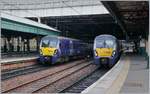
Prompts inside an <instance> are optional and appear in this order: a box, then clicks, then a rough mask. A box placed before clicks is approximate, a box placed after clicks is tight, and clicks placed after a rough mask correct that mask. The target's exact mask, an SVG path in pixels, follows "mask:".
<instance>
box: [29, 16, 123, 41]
mask: <svg viewBox="0 0 150 94" xmlns="http://www.w3.org/2000/svg"><path fill="white" fill-rule="evenodd" d="M30 19H33V20H36V19H35V18H30ZM41 22H42V23H45V24H48V25H50V26H52V27H55V28H58V29H59V30H61V31H62V35H63V36H67V37H73V38H78V39H81V40H85V41H88V42H93V40H94V38H95V37H96V36H98V35H100V34H111V35H114V36H116V37H117V38H118V39H123V38H124V37H125V36H123V32H122V30H121V28H120V27H119V25H118V24H117V23H116V22H115V20H114V19H113V17H112V16H111V15H110V14H97V15H78V16H77V15H76V16H61V17H59V16H54V17H42V18H41Z"/></svg>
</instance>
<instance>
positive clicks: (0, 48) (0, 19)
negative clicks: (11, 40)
mask: <svg viewBox="0 0 150 94" xmlns="http://www.w3.org/2000/svg"><path fill="white" fill-rule="evenodd" d="M1 28H2V27H1V10H0V40H1ZM0 43H1V41H0ZM0 49H1V46H0ZM0 53H1V50H0ZM0 59H1V54H0Z"/></svg>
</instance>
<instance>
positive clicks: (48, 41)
mask: <svg viewBox="0 0 150 94" xmlns="http://www.w3.org/2000/svg"><path fill="white" fill-rule="evenodd" d="M90 52H92V49H91V47H90V46H89V44H88V43H85V42H83V41H81V40H78V39H73V38H67V37H62V36H45V37H43V38H42V39H41V42H40V55H39V58H38V62H40V63H43V64H55V63H58V62H67V61H69V59H72V58H84V57H87V55H89V53H90Z"/></svg>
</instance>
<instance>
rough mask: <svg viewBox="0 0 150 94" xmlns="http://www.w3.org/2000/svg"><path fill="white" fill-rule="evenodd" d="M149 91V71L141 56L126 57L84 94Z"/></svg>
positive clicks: (133, 93)
mask: <svg viewBox="0 0 150 94" xmlns="http://www.w3.org/2000/svg"><path fill="white" fill-rule="evenodd" d="M149 89H150V88H149V69H147V61H146V60H145V58H144V57H142V56H139V55H136V56H135V55H128V56H127V55H126V56H122V58H121V59H120V61H119V62H118V63H117V64H116V65H115V66H114V67H113V68H112V69H111V70H110V71H108V72H107V73H106V74H105V75H104V76H103V77H101V78H100V79H99V80H97V81H96V82H95V83H94V84H92V85H91V86H90V87H88V88H87V89H85V90H84V91H82V93H86V94H87V93H88V94H149Z"/></svg>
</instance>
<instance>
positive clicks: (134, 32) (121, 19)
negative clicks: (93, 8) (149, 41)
mask: <svg viewBox="0 0 150 94" xmlns="http://www.w3.org/2000/svg"><path fill="white" fill-rule="evenodd" d="M102 3H103V4H104V6H105V7H106V8H107V9H108V10H109V12H110V13H111V15H112V16H113V17H114V19H116V20H117V22H118V24H119V25H120V26H121V28H122V29H123V30H124V32H125V33H126V34H127V35H128V37H129V39H140V37H142V38H147V37H148V31H149V30H148V27H149V24H148V23H149V5H148V1H103V2H102Z"/></svg>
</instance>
